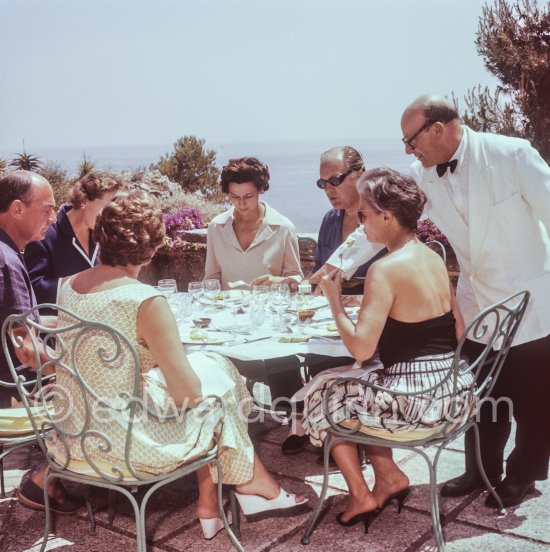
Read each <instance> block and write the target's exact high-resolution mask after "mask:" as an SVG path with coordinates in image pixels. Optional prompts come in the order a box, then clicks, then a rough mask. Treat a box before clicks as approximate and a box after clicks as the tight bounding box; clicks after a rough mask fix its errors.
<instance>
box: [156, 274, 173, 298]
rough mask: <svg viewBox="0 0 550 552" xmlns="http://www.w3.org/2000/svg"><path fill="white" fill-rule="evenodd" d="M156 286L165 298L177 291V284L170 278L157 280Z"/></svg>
mask: <svg viewBox="0 0 550 552" xmlns="http://www.w3.org/2000/svg"><path fill="white" fill-rule="evenodd" d="M157 288H158V290H159V291H160V293H162V295H164V297H166V299H169V298H170V297H171V296H172V295H174V293H177V292H178V286H177V284H176V280H174V279H172V278H167V279H165V280H159V281H158V284H157Z"/></svg>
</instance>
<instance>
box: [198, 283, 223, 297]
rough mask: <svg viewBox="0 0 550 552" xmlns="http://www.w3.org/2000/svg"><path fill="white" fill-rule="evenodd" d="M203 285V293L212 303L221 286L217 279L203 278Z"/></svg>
mask: <svg viewBox="0 0 550 552" xmlns="http://www.w3.org/2000/svg"><path fill="white" fill-rule="evenodd" d="M202 284H203V286H204V293H205V295H206V296H207V297H208V298H209V299H210V302H211V303H214V300H215V299H216V295H218V293H220V290H221V286H220V281H219V280H204V281H203V283H202Z"/></svg>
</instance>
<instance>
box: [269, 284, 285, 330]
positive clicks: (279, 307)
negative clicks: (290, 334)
mask: <svg viewBox="0 0 550 552" xmlns="http://www.w3.org/2000/svg"><path fill="white" fill-rule="evenodd" d="M269 299H270V300H271V306H272V307H273V309H274V310H275V312H276V313H277V314H278V315H279V330H280V331H284V330H285V327H284V326H283V312H284V311H285V309H286V308H287V307H288V306H289V305H290V288H289V287H288V284H273V285H272V286H271V292H270V294H269Z"/></svg>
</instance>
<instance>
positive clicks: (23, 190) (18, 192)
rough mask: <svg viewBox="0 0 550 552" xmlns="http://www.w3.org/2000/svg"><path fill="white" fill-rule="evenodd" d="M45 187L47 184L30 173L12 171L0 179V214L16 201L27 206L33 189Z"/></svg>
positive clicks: (41, 177)
mask: <svg viewBox="0 0 550 552" xmlns="http://www.w3.org/2000/svg"><path fill="white" fill-rule="evenodd" d="M37 186H38V187H42V186H47V187H49V186H50V184H49V182H48V181H47V180H46V179H45V178H44V177H43V176H41V175H39V174H37V173H35V172H32V171H23V170H19V171H12V172H9V173H7V174H5V175H4V176H2V178H0V213H5V212H6V211H7V210H8V208H9V206H10V205H11V204H12V203H13V202H14V201H15V200H16V199H17V200H19V201H21V202H22V203H25V204H29V203H30V202H31V201H32V195H33V190H34V189H35V187H37Z"/></svg>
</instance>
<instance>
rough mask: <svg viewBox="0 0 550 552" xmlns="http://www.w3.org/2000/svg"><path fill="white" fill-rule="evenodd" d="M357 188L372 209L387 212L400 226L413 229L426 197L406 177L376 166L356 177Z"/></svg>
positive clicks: (413, 182) (411, 180)
mask: <svg viewBox="0 0 550 552" xmlns="http://www.w3.org/2000/svg"><path fill="white" fill-rule="evenodd" d="M357 188H358V189H359V193H360V194H361V197H362V198H363V199H364V200H365V201H366V202H367V203H368V204H369V205H370V206H371V207H372V208H373V209H374V210H375V211H377V212H380V211H389V212H390V213H391V214H392V215H393V216H394V217H395V218H396V219H397V222H399V224H400V225H401V226H402V227H403V228H406V229H407V230H411V231H413V232H414V231H415V230H416V225H417V222H418V219H419V218H420V216H421V215H422V211H423V210H424V204H425V203H426V196H425V195H424V192H423V191H422V190H421V189H420V188H419V187H418V186H417V185H416V182H415V181H414V180H413V179H412V178H411V177H410V176H406V175H404V174H401V173H399V172H397V171H394V170H393V169H390V168H388V167H378V168H376V169H371V170H370V171H367V172H366V173H365V174H364V175H363V176H362V177H361V178H360V179H359V181H358V183H357Z"/></svg>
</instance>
